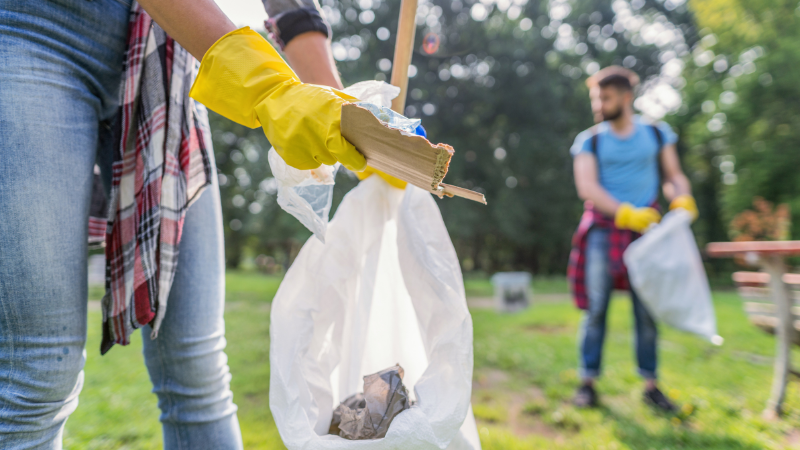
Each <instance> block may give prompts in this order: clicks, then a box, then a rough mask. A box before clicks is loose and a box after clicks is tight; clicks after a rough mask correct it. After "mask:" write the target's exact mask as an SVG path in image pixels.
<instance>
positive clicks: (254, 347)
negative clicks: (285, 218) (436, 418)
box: [64, 272, 800, 450]
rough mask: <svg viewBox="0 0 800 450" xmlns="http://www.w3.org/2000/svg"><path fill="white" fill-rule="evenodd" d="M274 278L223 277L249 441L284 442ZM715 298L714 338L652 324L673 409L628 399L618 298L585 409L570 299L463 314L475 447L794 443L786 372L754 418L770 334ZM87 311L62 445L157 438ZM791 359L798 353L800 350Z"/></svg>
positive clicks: (470, 286)
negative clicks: (275, 374) (467, 326)
mask: <svg viewBox="0 0 800 450" xmlns="http://www.w3.org/2000/svg"><path fill="white" fill-rule="evenodd" d="M279 282H280V280H279V279H278V278H276V277H266V276H263V275H259V274H255V273H236V272H234V273H229V274H228V283H227V295H228V304H229V306H228V308H227V309H226V313H225V319H226V327H227V338H228V348H227V353H228V356H229V363H230V366H231V371H232V373H233V381H232V389H233V392H234V400H235V401H236V403H237V404H238V405H239V420H240V422H241V426H242V433H243V438H244V441H245V447H246V448H248V449H280V448H283V446H282V444H281V442H280V437H279V435H278V432H277V429H276V427H275V424H274V422H273V421H272V416H271V414H270V411H269V390H268V389H269V356H268V350H269V309H268V302H269V300H271V298H272V297H273V295H274V293H275V291H276V289H277V286H278V284H279ZM466 284H467V290H468V292H470V293H471V295H475V294H474V293H475V292H486V286H488V283H487V282H486V281H485V280H484V281H481V280H476V279H468V280H467V282H466ZM563 286H565V283H564V281H563V279H562V280H558V279H549V280H544V281H543V280H538V279H537V280H535V281H534V292H539V293H545V292H546V291H545V289H546V288H548V289H551V290H550V292H563V289H562V287H563ZM481 289H483V291H482V290H481ZM489 292H490V291H489ZM489 295H491V293H489ZM715 303H716V308H717V316H718V320H719V332H720V334H721V335H722V336H724V337H725V338H726V342H725V345H724V346H722V347H713V346H711V345H710V344H707V343H705V342H703V341H701V340H700V339H699V338H696V337H694V336H689V335H686V334H683V333H679V332H676V331H672V330H667V329H663V330H662V339H661V347H660V370H661V375H662V376H661V378H662V383H663V386H664V387H665V388H666V391H668V392H669V393H670V395H672V396H673V397H674V398H675V400H676V402H677V403H678V404H679V405H681V407H682V408H683V410H682V412H681V413H680V414H678V415H676V416H674V417H673V416H666V415H661V414H657V413H655V412H653V411H651V410H650V409H648V408H646V407H645V406H643V405H642V404H641V402H640V395H641V383H640V381H639V380H638V378H637V377H636V375H635V366H634V363H633V356H632V340H633V339H632V332H631V326H632V320H631V311H630V305H629V302H628V301H627V300H624V299H622V298H620V299H617V300H615V301H614V303H613V304H612V308H611V312H610V323H609V333H608V336H607V341H606V349H605V356H604V357H605V361H604V362H605V365H604V367H605V369H604V370H605V373H604V376H603V378H602V379H601V380H600V382H599V384H598V389H599V391H600V394H601V401H602V405H603V406H602V407H601V408H598V409H596V410H589V411H584V410H577V409H575V408H573V407H572V406H571V405H570V404H569V399H570V397H571V396H572V393H573V391H574V389H575V387H576V385H577V383H578V377H577V373H576V370H575V365H576V358H577V351H576V348H575V345H576V344H575V335H576V333H577V330H578V324H579V321H580V317H581V316H580V313H579V312H578V311H576V310H575V309H574V307H573V306H572V305H571V304H570V303H568V302H541V303H536V302H535V303H534V306H533V307H532V308H530V309H529V310H527V311H525V312H522V313H519V314H514V315H504V314H498V313H495V312H494V311H492V310H473V311H472V314H473V322H474V328H475V375H474V387H473V406H474V411H475V415H476V418H477V421H478V429H479V431H480V436H481V442H482V444H483V448H484V449H486V450H494V449H498V450H499V449H502V450H517V449H519V450H522V449H526V450H527V449H533V448H542V449H551V448H553V449H588V448H593V449H601V448H605V449H609V450H610V449H637V450H638V449H645V450H647V449H746V450H750V449H753V450H755V449H764V448H767V449H782V448H800V446H798V444H797V442H798V441H800V431H797V430H800V395H798V394H800V392H799V391H800V389H798V388H799V387H800V384H799V383H798V382H797V380H792V381H791V383H790V385H789V390H788V393H787V403H786V410H787V415H786V416H785V417H784V418H783V419H782V420H780V421H777V422H767V421H764V420H762V419H761V418H760V412H761V410H762V409H763V407H764V403H765V401H766V399H767V397H768V395H769V388H770V383H771V373H772V367H771V355H772V354H773V351H774V341H773V339H772V338H771V337H770V336H767V335H765V334H763V333H761V332H760V331H758V330H757V329H755V328H754V327H752V326H751V325H750V324H749V323H748V322H747V319H746V318H745V316H744V314H743V313H742V307H741V301H740V300H739V299H738V297H737V296H736V295H735V294H729V293H717V294H715ZM89 321H90V322H89V323H90V333H89V343H88V348H87V353H88V359H87V364H86V382H85V386H84V389H83V393H82V394H81V400H80V402H81V403H80V406H79V407H78V410H77V411H76V412H75V413H74V414H73V415H72V417H71V418H70V419H69V421H68V422H67V429H66V432H65V439H64V442H65V448H68V449H154V448H160V445H161V444H160V442H161V431H160V425H159V423H158V414H159V411H158V408H157V406H156V399H155V396H154V395H153V394H151V393H150V389H151V386H150V382H149V380H148V377H147V371H146V369H145V367H144V363H143V362H142V356H141V340H140V338H139V337H138V334H137V336H136V337H135V338H134V343H133V344H132V345H131V346H129V347H117V348H114V350H113V351H111V352H110V353H109V354H108V355H106V356H104V357H100V356H99V352H98V350H97V349H98V347H99V341H100V334H99V329H100V327H99V323H100V313H99V312H97V311H93V312H91V313H90V316H89ZM793 356H794V358H795V360H796V361H797V358H798V357H800V352H798V351H795V352H794V355H793ZM112 374H113V375H112Z"/></svg>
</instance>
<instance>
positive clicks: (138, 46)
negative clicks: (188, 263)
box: [90, 4, 212, 353]
mask: <svg viewBox="0 0 800 450" xmlns="http://www.w3.org/2000/svg"><path fill="white" fill-rule="evenodd" d="M195 71H196V60H195V59H194V58H193V57H192V56H191V55H190V54H189V53H188V52H187V51H186V50H185V49H183V48H182V47H181V46H180V45H178V44H177V43H176V42H175V41H173V40H172V39H171V38H170V37H169V36H167V34H166V33H165V32H164V30H162V29H161V28H160V27H159V26H158V25H157V24H155V23H153V21H152V19H151V18H150V16H148V15H147V13H145V12H144V10H142V8H141V6H139V5H138V4H136V5H134V7H133V9H132V10H131V15H130V22H129V34H128V49H127V52H126V56H125V62H124V66H123V79H122V86H121V89H120V109H119V112H118V114H117V117H116V118H115V120H114V128H113V129H114V132H115V142H116V148H115V149H114V162H113V165H112V184H111V195H110V198H109V200H110V205H109V208H108V222H107V227H106V236H105V243H106V295H105V296H104V297H103V301H102V307H103V342H102V344H101V348H100V352H101V353H106V352H107V351H108V350H109V349H110V348H111V347H112V346H113V345H114V344H115V343H116V344H122V345H127V344H128V343H129V342H130V336H131V334H132V333H133V332H134V330H135V329H136V328H139V327H141V326H143V325H146V324H150V325H152V328H153V332H152V337H156V336H157V334H158V330H159V327H160V325H161V321H162V319H163V318H164V314H165V312H166V307H167V299H168V296H169V291H170V288H171V286H172V281H173V279H174V276H175V269H176V265H177V262H178V249H179V244H180V241H181V231H182V229H183V220H184V216H185V214H186V210H187V209H188V208H189V206H190V205H191V203H192V202H193V201H194V200H195V199H197V198H198V197H199V196H200V193H201V192H202V191H203V189H204V188H205V187H206V186H208V185H209V184H211V180H212V178H211V177H212V173H211V171H212V166H211V161H210V159H209V152H210V151H212V149H211V134H210V131H209V128H208V115H207V111H206V110H205V108H204V107H203V106H202V105H200V104H198V103H196V102H195V101H193V100H191V99H190V98H189V89H190V88H191V86H192V82H193V80H194V76H195ZM90 227H92V228H97V223H96V220H95V221H93V222H90Z"/></svg>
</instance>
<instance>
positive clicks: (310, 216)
mask: <svg viewBox="0 0 800 450" xmlns="http://www.w3.org/2000/svg"><path fill="white" fill-rule="evenodd" d="M344 93H346V94H348V95H352V96H353V97H356V98H358V99H360V100H361V101H359V102H357V103H356V104H357V105H359V106H361V107H363V108H366V109H368V110H370V111H371V112H372V113H373V114H374V115H375V116H376V117H378V118H379V119H381V120H382V121H384V122H386V124H387V126H390V127H392V128H397V129H399V130H402V131H404V132H407V133H409V134H415V133H414V130H415V129H416V128H417V127H418V126H419V125H420V120H419V119H408V118H406V117H403V116H402V115H400V114H397V113H396V112H394V111H392V110H391V109H389V108H388V106H390V105H391V104H392V99H394V98H395V97H397V95H398V94H399V93H400V88H399V87H396V86H392V85H390V84H387V83H384V82H383V81H375V80H371V81H362V82H360V83H356V84H354V85H352V86H350V87H348V88H347V89H344ZM268 159H269V166H270V168H271V169H272V176H274V177H275V180H276V181H277V182H278V205H279V206H280V207H281V208H282V209H283V210H284V211H286V212H288V213H289V214H291V215H293V216H294V217H295V218H296V219H297V220H299V221H300V223H302V224H303V225H304V226H305V227H306V228H308V230H309V231H311V232H312V233H314V236H316V237H317V239H319V240H320V241H321V242H325V232H326V230H327V228H328V216H329V215H330V211H331V203H332V202H333V186H334V184H335V179H336V172H337V171H338V170H339V167H340V164H339V163H336V164H335V165H333V166H327V165H325V164H323V165H321V166H319V167H318V168H316V169H312V170H300V169H295V168H294V167H291V166H290V165H288V164H286V162H285V161H284V160H283V158H281V156H280V155H279V154H278V152H276V151H275V149H274V148H271V149H270V150H269V156H268Z"/></svg>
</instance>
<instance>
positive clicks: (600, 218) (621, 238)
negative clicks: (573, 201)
mask: <svg viewBox="0 0 800 450" xmlns="http://www.w3.org/2000/svg"><path fill="white" fill-rule="evenodd" d="M595 227H599V228H608V229H610V230H611V233H610V234H609V236H608V239H609V243H608V244H609V246H608V259H609V268H610V270H611V276H612V277H613V279H614V289H624V290H627V289H630V284H629V283H628V269H627V268H626V267H625V263H624V262H623V261H622V254H623V253H624V252H625V249H627V248H628V245H630V243H631V242H633V241H634V240H636V239H637V238H638V237H639V236H641V235H640V234H639V233H635V232H633V231H630V230H620V229H619V228H617V227H616V226H615V225H614V219H613V218H611V217H608V216H606V215H604V214H602V213H601V212H599V211H597V210H596V209H594V205H592V203H591V202H586V203H585V204H584V211H583V216H581V222H580V224H578V229H577V231H575V234H574V235H573V236H572V251H570V253H569V266H568V267H567V279H568V280H569V285H570V289H571V290H572V298H573V300H574V301H575V306H577V307H578V308H580V309H588V308H589V298H588V296H587V295H586V238H587V237H588V236H589V230H591V229H592V228H595Z"/></svg>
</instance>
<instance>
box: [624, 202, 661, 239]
mask: <svg viewBox="0 0 800 450" xmlns="http://www.w3.org/2000/svg"><path fill="white" fill-rule="evenodd" d="M660 221H661V214H660V213H659V212H658V211H657V210H656V209H655V208H649V207H643V208H634V207H633V205H631V204H630V203H623V204H622V205H620V207H619V208H617V213H616V215H615V216H614V225H616V226H617V228H619V229H623V230H632V231H635V232H637V233H643V232H644V231H645V230H647V228H648V227H650V225H652V224H654V223H658V222H660Z"/></svg>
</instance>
